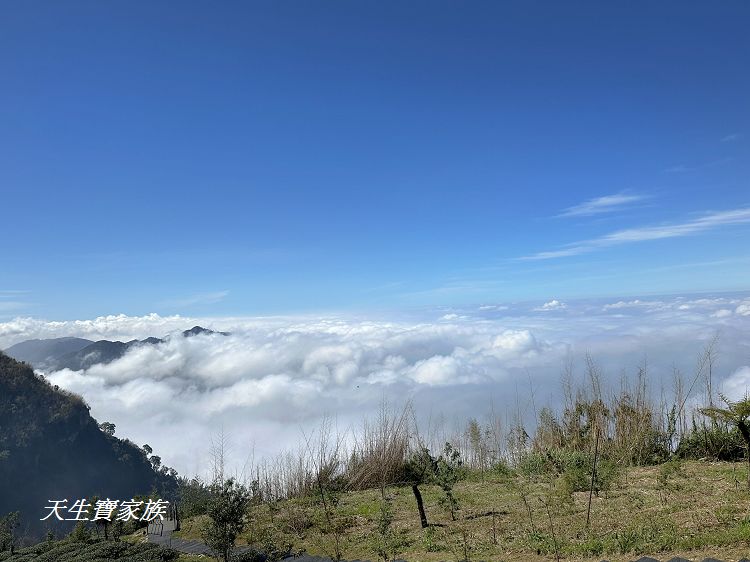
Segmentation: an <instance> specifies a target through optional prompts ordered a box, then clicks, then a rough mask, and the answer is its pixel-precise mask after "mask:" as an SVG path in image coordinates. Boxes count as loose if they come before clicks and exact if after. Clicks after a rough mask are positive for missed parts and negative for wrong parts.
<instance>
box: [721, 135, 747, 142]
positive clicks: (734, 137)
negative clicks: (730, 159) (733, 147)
mask: <svg viewBox="0 0 750 562" xmlns="http://www.w3.org/2000/svg"><path fill="white" fill-rule="evenodd" d="M742 136H743V135H742V133H732V134H730V135H727V136H725V137H722V139H721V142H734V141H738V140H740V139H741V138H742Z"/></svg>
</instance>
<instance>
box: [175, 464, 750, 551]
mask: <svg viewBox="0 0 750 562" xmlns="http://www.w3.org/2000/svg"><path fill="white" fill-rule="evenodd" d="M745 470H746V469H745V467H744V466H743V464H742V463H737V464H735V463H707V462H697V461H691V462H685V463H682V464H681V465H661V466H654V467H639V468H632V469H628V470H627V471H625V472H624V473H623V474H622V475H621V476H620V478H619V480H618V482H617V484H616V485H615V486H614V487H613V489H612V490H610V491H609V492H602V494H601V495H600V496H599V497H594V500H593V504H592V518H591V527H590V529H586V528H585V520H586V503H587V500H588V494H587V493H583V492H578V493H574V494H572V496H566V495H564V494H562V495H561V493H560V490H559V486H558V483H557V482H554V481H550V480H546V479H545V478H540V479H539V480H537V481H529V480H527V479H526V478H524V477H520V476H510V477H501V476H499V475H494V476H493V475H492V473H487V474H485V479H484V481H479V479H478V478H477V479H469V480H466V481H463V482H461V483H459V484H458V485H457V486H456V489H455V494H456V497H457V498H458V500H459V502H460V504H461V511H460V512H459V518H458V521H455V522H454V521H451V517H450V514H449V513H448V511H447V510H445V509H444V508H442V507H440V505H439V498H440V494H441V492H440V490H439V489H438V488H437V487H434V486H425V487H424V490H423V495H424V500H425V506H426V508H427V514H428V518H429V520H430V523H431V524H432V526H431V528H429V529H427V530H423V529H422V528H421V527H420V524H419V518H418V515H417V511H416V507H415V503H414V498H413V496H412V494H411V490H410V489H409V488H393V487H392V488H388V489H387V491H386V493H387V495H388V496H389V497H390V498H391V505H392V510H393V523H392V526H391V530H392V533H391V534H390V536H389V537H388V545H389V552H390V554H391V555H392V557H403V558H406V559H408V560H420V561H421V560H424V561H426V562H427V561H432V560H435V561H437V560H445V559H449V560H459V559H463V558H464V557H465V555H466V554H467V555H468V558H469V559H473V560H550V559H554V558H555V551H556V550H558V551H559V552H560V556H561V558H562V559H564V560H601V559H602V558H604V557H606V558H607V559H608V560H611V561H613V562H614V561H617V560H630V559H633V558H634V555H640V554H650V555H657V556H659V557H660V558H664V559H667V558H670V557H671V556H676V555H681V556H685V557H688V558H703V557H708V556H713V557H716V558H720V559H724V560H735V559H739V558H741V557H742V556H743V555H746V554H747V553H748V551H750V494H749V493H748V492H747V490H746V488H745V487H744V481H745V476H746V472H745ZM522 490H525V494H526V500H527V502H528V505H529V508H530V509H531V519H530V518H529V513H528V511H527V508H526V505H525V503H524V501H523V500H522V497H521V491H522ZM319 504H320V502H319V501H317V500H316V498H315V497H309V498H305V499H294V500H290V501H281V502H277V503H275V504H271V505H262V506H258V507H256V508H254V509H253V512H252V514H251V524H250V526H249V529H250V530H249V531H248V532H246V534H245V535H244V537H243V538H244V540H243V542H247V541H250V542H252V543H255V544H259V545H260V544H263V543H264V542H266V543H267V542H272V543H274V544H276V545H277V546H280V547H285V546H287V545H292V546H293V547H294V549H295V550H307V551H308V552H309V553H311V554H318V555H331V554H332V553H333V545H332V541H333V537H332V536H331V533H330V531H329V532H327V533H326V532H324V531H323V530H324V529H328V527H327V525H326V521H325V517H324V514H323V510H322V508H321V506H320V505H319ZM547 504H548V505H549V511H550V515H551V518H552V528H550V521H549V517H548V514H547V508H546V505H547ZM380 506H381V497H380V491H379V490H364V491H352V492H347V493H344V494H341V496H340V497H339V498H338V504H337V505H336V507H335V509H334V515H335V523H336V525H337V526H338V528H339V539H340V541H341V551H342V554H343V556H344V557H345V558H348V559H354V558H361V559H370V560H374V559H376V558H377V557H378V556H377V543H378V540H379V538H380V535H379V533H378V519H379V516H380ZM493 514H494V515H493ZM493 521H494V523H493ZM493 524H494V531H493ZM553 531H554V537H555V540H556V542H557V548H555V540H553V539H552V536H553ZM180 534H181V535H182V536H187V537H191V538H197V537H198V536H199V522H198V521H192V522H191V521H187V522H185V524H184V527H183V531H182V532H181V533H180ZM493 537H494V538H493Z"/></svg>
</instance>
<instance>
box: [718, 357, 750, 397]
mask: <svg viewBox="0 0 750 562" xmlns="http://www.w3.org/2000/svg"><path fill="white" fill-rule="evenodd" d="M721 386H722V389H723V390H724V394H725V395H726V397H727V398H729V399H730V400H742V399H744V398H745V397H746V396H748V395H750V367H748V366H747V365H743V366H742V367H740V368H739V369H737V370H736V371H734V372H733V373H732V374H731V375H730V376H729V377H728V378H727V379H726V380H725V381H724V382H723V383H722V385H721Z"/></svg>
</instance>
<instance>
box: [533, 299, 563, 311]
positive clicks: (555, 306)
mask: <svg viewBox="0 0 750 562" xmlns="http://www.w3.org/2000/svg"><path fill="white" fill-rule="evenodd" d="M567 307H568V305H566V304H565V303H564V302H560V301H559V300H557V299H553V300H551V301H549V302H545V303H544V304H543V305H542V306H539V307H537V308H535V309H534V310H536V311H539V312H546V311H549V310H563V309H565V308H567Z"/></svg>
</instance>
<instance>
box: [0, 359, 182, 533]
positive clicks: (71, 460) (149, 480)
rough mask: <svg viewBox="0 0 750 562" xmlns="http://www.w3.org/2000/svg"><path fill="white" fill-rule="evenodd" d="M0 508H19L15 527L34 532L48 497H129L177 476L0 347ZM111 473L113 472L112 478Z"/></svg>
mask: <svg viewBox="0 0 750 562" xmlns="http://www.w3.org/2000/svg"><path fill="white" fill-rule="evenodd" d="M1 451H5V452H6V453H5V455H4V456H5V457H7V458H5V460H4V461H2V462H0V482H2V493H0V513H7V512H9V511H19V510H20V511H21V527H22V528H24V530H25V531H26V530H28V532H29V534H30V535H31V537H37V538H41V537H43V536H44V533H45V532H46V531H47V529H48V527H49V526H50V524H52V525H51V526H52V528H53V529H55V530H57V531H60V532H62V533H66V532H68V531H69V530H70V529H71V527H72V525H71V524H70V523H67V524H65V523H63V522H57V521H53V520H47V521H45V522H40V521H39V519H40V518H41V517H43V516H44V515H46V514H47V510H46V509H45V507H46V506H47V505H48V500H50V499H63V498H68V499H69V500H70V501H69V503H68V505H69V506H70V505H72V502H73V501H74V499H77V498H90V497H91V496H93V495H99V496H100V497H111V498H118V499H130V498H132V497H133V496H134V495H135V494H138V493H143V492H148V491H150V490H157V491H158V493H159V494H160V495H161V496H162V497H163V498H164V499H170V498H171V497H172V496H173V495H174V491H175V488H176V480H175V479H174V478H173V477H171V476H169V475H167V474H163V473H161V472H156V471H154V470H153V468H152V467H151V464H150V463H149V461H148V459H147V458H146V455H145V454H144V453H143V451H142V450H141V449H140V448H139V447H137V446H135V445H134V444H133V443H131V442H129V441H125V440H121V439H117V438H116V437H114V436H111V435H107V434H106V433H104V432H103V431H102V430H101V429H100V427H99V424H98V423H97V421H96V420H95V419H94V418H92V417H91V415H90V414H89V408H88V406H87V405H86V403H85V402H84V401H83V399H81V398H80V397H79V396H76V395H74V394H71V393H69V392H65V391H62V390H57V389H55V388H53V387H52V386H51V385H50V384H49V383H48V382H47V381H46V380H45V379H44V378H43V377H41V376H37V375H36V374H35V373H34V371H33V370H32V369H31V368H30V367H29V366H28V365H26V364H24V363H19V362H17V361H15V360H13V359H11V358H10V357H7V356H6V355H3V354H2V353H0V452H1ZM115 475H116V477H115Z"/></svg>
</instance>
